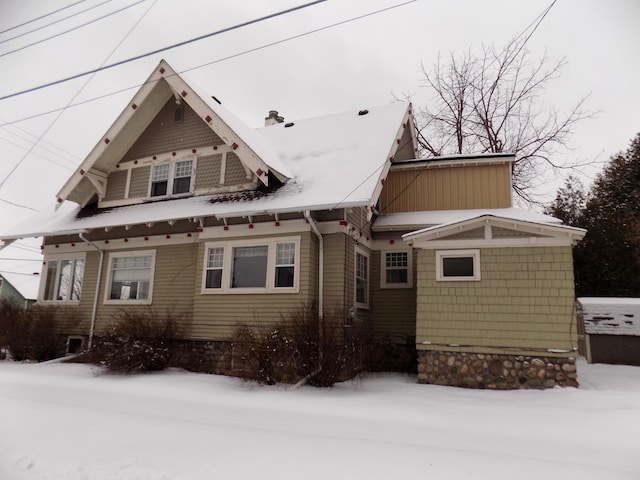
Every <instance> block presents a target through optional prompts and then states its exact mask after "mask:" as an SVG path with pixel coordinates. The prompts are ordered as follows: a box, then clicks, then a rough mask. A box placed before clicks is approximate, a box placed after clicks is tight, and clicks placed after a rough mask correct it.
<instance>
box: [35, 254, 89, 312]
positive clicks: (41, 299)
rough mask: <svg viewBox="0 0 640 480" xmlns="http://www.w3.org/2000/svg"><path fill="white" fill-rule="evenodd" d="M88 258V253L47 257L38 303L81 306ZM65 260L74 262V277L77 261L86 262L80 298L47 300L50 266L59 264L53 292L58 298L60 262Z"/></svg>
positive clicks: (43, 268) (43, 266)
mask: <svg viewBox="0 0 640 480" xmlns="http://www.w3.org/2000/svg"><path fill="white" fill-rule="evenodd" d="M86 257H87V255H86V253H69V254H62V253H61V254H54V255H46V256H45V259H44V263H43V265H42V274H41V275H40V277H41V280H40V287H39V289H38V301H39V302H41V303H65V304H71V305H74V304H75V305H77V304H79V303H80V300H81V299H82V289H83V286H84V274H85V273H86V269H87V258H86ZM64 260H71V261H72V262H73V272H74V277H75V271H76V261H78V260H82V261H84V270H83V275H82V285H81V286H80V298H78V299H77V300H71V299H63V300H57V299H55V298H54V299H51V300H47V299H45V298H44V293H45V290H46V289H47V280H48V276H49V264H50V263H51V262H58V267H57V270H56V279H55V281H54V284H53V292H54V296H56V295H57V293H56V292H58V288H59V286H60V270H59V269H60V262H62V261H64Z"/></svg>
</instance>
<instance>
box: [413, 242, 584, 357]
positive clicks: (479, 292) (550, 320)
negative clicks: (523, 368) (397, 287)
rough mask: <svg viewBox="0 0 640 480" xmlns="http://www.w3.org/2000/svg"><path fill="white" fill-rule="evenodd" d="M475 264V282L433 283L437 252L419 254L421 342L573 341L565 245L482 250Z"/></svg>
mask: <svg viewBox="0 0 640 480" xmlns="http://www.w3.org/2000/svg"><path fill="white" fill-rule="evenodd" d="M480 264H481V275H482V280H481V281H477V282H473V281H471V282H437V281H436V280H435V251H429V250H419V251H418V276H417V282H418V299H417V326H416V332H417V338H416V342H417V344H418V345H419V346H420V345H421V344H422V343H423V342H430V345H431V346H429V347H428V348H445V349H446V348H448V349H449V350H451V348H452V347H450V346H447V345H452V344H453V345H460V346H461V347H460V348H461V349H465V346H468V348H467V350H470V351H479V352H485V353H489V352H494V353H501V352H504V351H503V350H501V349H502V348H510V347H518V348H521V349H525V350H527V351H538V350H545V351H546V350H547V349H559V350H562V349H571V348H573V347H574V346H577V327H576V318H575V311H574V304H575V292H574V283H573V270H572V252H571V247H539V248H534V247H530V248H502V249H498V248H496V249H481V251H480ZM492 347H497V348H492Z"/></svg>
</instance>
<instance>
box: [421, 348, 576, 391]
mask: <svg viewBox="0 0 640 480" xmlns="http://www.w3.org/2000/svg"><path fill="white" fill-rule="evenodd" d="M418 383H431V384H435V385H448V386H452V387H465V388H487V389H492V390H513V389H521V388H522V389H529V388H535V389H542V388H553V387H555V386H560V387H578V372H577V369H576V359H575V358H573V357H570V358H562V357H542V356H541V357H538V356H525V355H497V354H482V353H465V352H436V351H419V352H418Z"/></svg>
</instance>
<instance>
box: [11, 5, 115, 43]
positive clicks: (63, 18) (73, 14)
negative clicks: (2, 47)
mask: <svg viewBox="0 0 640 480" xmlns="http://www.w3.org/2000/svg"><path fill="white" fill-rule="evenodd" d="M83 1H86V0H83ZM112 1H113V0H105V1H104V2H102V3H99V4H97V5H93V6H92V7H89V8H85V9H84V10H80V11H79V12H76V13H72V14H71V15H67V16H66V17H62V18H59V19H58V20H54V21H53V22H51V23H47V24H46V25H42V26H40V27H37V28H34V29H33V30H29V31H28V32H23V33H20V34H18V35H15V36H13V37H9V38H5V39H4V40H0V44H1V43H6V42H9V41H11V40H15V39H16V38H20V37H24V36H25V35H29V34H30V33H35V32H37V31H38V30H43V29H45V28H47V27H50V26H51V25H55V24H56V23H60V22H64V21H65V20H68V19H70V18H72V17H77V16H78V15H82V14H83V13H85V12H88V11H89V10H93V9H95V8H98V7H101V6H102V5H104V4H106V3H109V2H112ZM78 3H80V2H78Z"/></svg>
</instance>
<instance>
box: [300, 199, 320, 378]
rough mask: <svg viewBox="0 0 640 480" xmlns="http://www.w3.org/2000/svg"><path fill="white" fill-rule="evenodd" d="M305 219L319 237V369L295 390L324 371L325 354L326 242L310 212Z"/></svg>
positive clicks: (307, 212)
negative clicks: (324, 293)
mask: <svg viewBox="0 0 640 480" xmlns="http://www.w3.org/2000/svg"><path fill="white" fill-rule="evenodd" d="M304 218H305V219H306V220H307V222H309V225H311V230H312V231H313V233H314V234H315V235H316V237H318V339H319V342H318V368H317V370H315V371H314V372H311V373H310V374H309V375H307V376H306V377H304V378H303V379H302V380H300V381H299V382H298V383H296V384H295V385H294V388H299V387H301V386H302V385H304V384H305V383H307V381H308V380H309V379H310V378H312V377H315V376H316V375H317V374H318V373H320V372H321V371H322V361H323V354H322V337H323V335H322V330H323V328H322V326H323V325H322V314H323V309H324V298H323V297H324V295H323V292H324V240H323V238H322V234H321V233H320V230H318V225H317V224H316V222H315V220H313V218H311V214H310V213H309V210H305V212H304Z"/></svg>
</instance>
